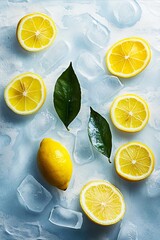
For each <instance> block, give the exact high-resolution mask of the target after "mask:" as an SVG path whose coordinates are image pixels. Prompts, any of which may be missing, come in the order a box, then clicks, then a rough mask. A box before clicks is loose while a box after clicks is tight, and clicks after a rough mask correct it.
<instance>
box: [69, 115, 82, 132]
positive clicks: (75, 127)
mask: <svg viewBox="0 0 160 240" xmlns="http://www.w3.org/2000/svg"><path fill="white" fill-rule="evenodd" d="M81 126H82V122H81V120H80V119H78V118H76V119H74V121H73V122H71V124H70V126H69V128H70V129H71V131H73V132H77V131H78V130H80V128H81Z"/></svg>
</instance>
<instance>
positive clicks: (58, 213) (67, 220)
mask: <svg viewBox="0 0 160 240" xmlns="http://www.w3.org/2000/svg"><path fill="white" fill-rule="evenodd" d="M49 221H50V222H51V223H53V224H55V225H57V226H61V227H67V228H74V229H80V228H81V226H82V223H83V217H82V213H81V212H77V211H73V210H71V209H67V208H63V207H61V206H56V207H54V208H53V209H52V211H51V214H50V217H49Z"/></svg>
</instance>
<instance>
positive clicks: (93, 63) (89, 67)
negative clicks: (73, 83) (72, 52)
mask: <svg viewBox="0 0 160 240" xmlns="http://www.w3.org/2000/svg"><path fill="white" fill-rule="evenodd" d="M76 70H77V72H78V73H79V74H80V75H82V76H84V77H85V78H86V79H85V81H86V80H88V81H93V79H95V78H97V77H99V76H103V75H105V70H104V69H103V68H102V66H101V64H100V63H99V62H98V61H97V59H96V58H95V57H94V56H93V55H92V54H91V53H89V52H83V53H82V54H81V55H80V56H79V58H78V59H77V64H76Z"/></svg>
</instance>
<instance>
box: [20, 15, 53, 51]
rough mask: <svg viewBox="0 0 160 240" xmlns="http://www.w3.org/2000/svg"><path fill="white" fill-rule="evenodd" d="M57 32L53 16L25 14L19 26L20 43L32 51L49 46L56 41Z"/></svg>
mask: <svg viewBox="0 0 160 240" xmlns="http://www.w3.org/2000/svg"><path fill="white" fill-rule="evenodd" d="M56 33H57V30H56V25H55V23H54V21H53V20H52V18H50V17H49V16H47V15H45V14H42V13H32V14H28V15H26V16H24V17H23V18H22V19H21V20H20V21H19V23H18V26H17V38H18V41H19V43H20V45H21V46H22V47H23V48H24V49H25V50H28V51H31V52H37V51H41V50H43V49H45V48H47V47H49V46H50V45H51V44H52V42H53V41H54V39H55V37H56Z"/></svg>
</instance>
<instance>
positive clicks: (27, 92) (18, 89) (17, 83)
mask: <svg viewBox="0 0 160 240" xmlns="http://www.w3.org/2000/svg"><path fill="white" fill-rule="evenodd" d="M4 98H5V102H6V104H7V105H8V107H9V108H10V109H11V110H12V111H13V112H15V113H17V114H21V115H29V114H32V113H35V112H36V111H38V110H39V109H40V108H41V106H42V105H43V103H44V101H45V99H46V87H45V84H44V81H43V79H42V78H41V77H40V76H39V75H37V74H35V73H31V72H27V73H23V74H20V75H18V76H16V77H15V78H14V79H13V80H12V81H11V82H10V83H9V84H8V85H7V87H6V89H5V92H4Z"/></svg>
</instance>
